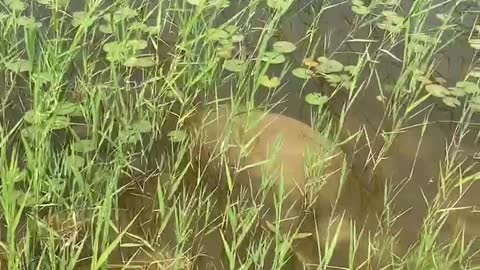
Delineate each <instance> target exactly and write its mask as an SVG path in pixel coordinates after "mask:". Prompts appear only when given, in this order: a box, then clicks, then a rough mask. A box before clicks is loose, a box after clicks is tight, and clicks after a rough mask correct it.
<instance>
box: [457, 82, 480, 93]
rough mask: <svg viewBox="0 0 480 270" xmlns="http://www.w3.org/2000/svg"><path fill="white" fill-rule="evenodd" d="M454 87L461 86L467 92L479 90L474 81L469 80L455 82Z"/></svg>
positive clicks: (477, 91)
mask: <svg viewBox="0 0 480 270" xmlns="http://www.w3.org/2000/svg"><path fill="white" fill-rule="evenodd" d="M456 87H458V88H462V89H463V90H464V91H465V92H467V93H468V94H475V93H479V92H480V88H479V87H478V85H477V84H476V83H474V82H469V81H461V82H457V84H456Z"/></svg>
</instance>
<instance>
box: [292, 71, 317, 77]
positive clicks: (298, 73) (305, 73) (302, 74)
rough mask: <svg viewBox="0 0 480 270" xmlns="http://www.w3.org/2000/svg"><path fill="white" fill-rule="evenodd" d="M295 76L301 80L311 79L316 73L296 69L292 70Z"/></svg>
mask: <svg viewBox="0 0 480 270" xmlns="http://www.w3.org/2000/svg"><path fill="white" fill-rule="evenodd" d="M292 74H293V76H295V77H297V78H300V79H310V78H311V77H312V76H313V75H314V74H315V73H314V72H313V71H311V70H310V69H306V68H295V69H293V70H292Z"/></svg>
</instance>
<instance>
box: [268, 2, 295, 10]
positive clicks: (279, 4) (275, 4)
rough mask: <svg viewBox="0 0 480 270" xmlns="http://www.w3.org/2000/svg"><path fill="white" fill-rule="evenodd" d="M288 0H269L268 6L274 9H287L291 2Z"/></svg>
mask: <svg viewBox="0 0 480 270" xmlns="http://www.w3.org/2000/svg"><path fill="white" fill-rule="evenodd" d="M289 3H290V2H289V1H288V0H267V6H269V7H270V8H273V9H278V10H286V9H287V8H288V7H289V6H290V4H289Z"/></svg>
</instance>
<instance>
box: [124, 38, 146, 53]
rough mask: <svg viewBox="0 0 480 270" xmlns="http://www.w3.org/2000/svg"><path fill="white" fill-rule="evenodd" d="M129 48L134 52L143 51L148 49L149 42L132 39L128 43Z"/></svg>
mask: <svg viewBox="0 0 480 270" xmlns="http://www.w3.org/2000/svg"><path fill="white" fill-rule="evenodd" d="M127 47H129V48H132V49H133V50H134V51H138V50H143V49H145V48H147V41H146V40H142V39H131V40H129V41H127Z"/></svg>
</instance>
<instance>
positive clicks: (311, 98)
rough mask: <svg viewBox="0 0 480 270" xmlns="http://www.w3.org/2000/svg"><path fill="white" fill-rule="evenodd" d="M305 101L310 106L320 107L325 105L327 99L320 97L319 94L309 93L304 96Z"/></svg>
mask: <svg viewBox="0 0 480 270" xmlns="http://www.w3.org/2000/svg"><path fill="white" fill-rule="evenodd" d="M305 101H306V102H307V103H308V104H310V105H314V106H322V105H323V104H325V103H327V101H328V97H326V96H322V95H321V94H319V93H310V94H307V95H306V96H305Z"/></svg>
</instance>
